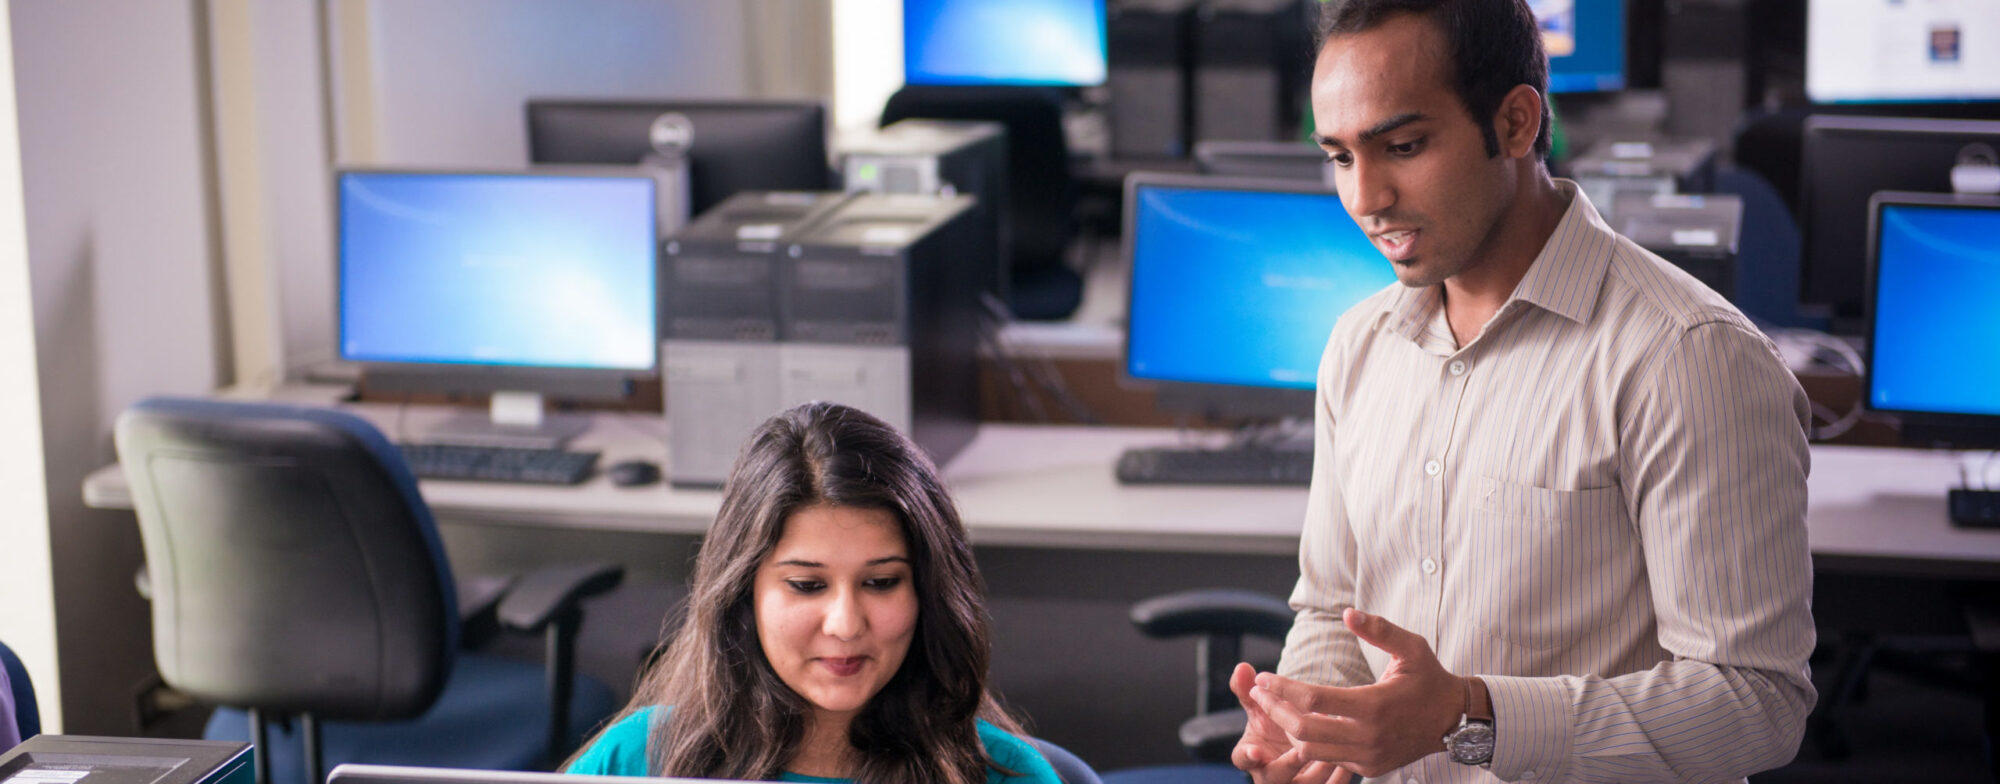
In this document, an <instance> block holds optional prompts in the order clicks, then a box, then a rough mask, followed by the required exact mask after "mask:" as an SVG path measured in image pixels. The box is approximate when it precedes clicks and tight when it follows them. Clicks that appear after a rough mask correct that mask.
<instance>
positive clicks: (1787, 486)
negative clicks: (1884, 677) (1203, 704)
mask: <svg viewBox="0 0 2000 784" xmlns="http://www.w3.org/2000/svg"><path fill="white" fill-rule="evenodd" d="M1324 17H1325V19H1324V24H1323V25H1322V29H1323V32H1322V34H1321V37H1320V41H1321V49H1320V54H1319V57H1318V60H1317V62H1316V64H1315V67H1314V72H1313V83H1312V105H1313V115H1314V120H1315V124H1316V126H1317V127H1318V129H1319V133H1318V141H1319V143H1320V146H1322V147H1324V148H1325V149H1326V151H1327V154H1328V156H1329V157H1330V160H1331V161H1332V163H1333V165H1334V166H1335V167H1336V169H1337V174H1336V183H1337V186H1338V188H1339V191H1340V196H1341V200H1342V202H1343V204H1345V206H1346V208H1347V211H1348V212H1349V213H1350V214H1352V215H1353V216H1354V220H1355V221H1356V222H1357V223H1359V224H1360V226H1361V229H1362V230H1363V231H1365V232H1366V233H1367V234H1368V235H1369V236H1370V237H1372V238H1373V240H1374V242H1375V245H1376V247H1377V248H1379V249H1380V250H1381V251H1382V253H1383V255H1384V256H1387V257H1388V260H1389V262H1390V263H1391V264H1393V265H1394V267H1395V270H1396V276H1397V278H1398V279H1399V280H1400V281H1401V285H1400V286H1390V287H1389V288H1388V289H1386V290H1384V291H1382V292H1380V293H1378V294H1376V295H1374V296H1373V297H1370V298H1369V299H1367V300H1365V301H1363V302H1361V303H1360V304H1359V305H1356V306H1355V307H1354V308H1353V309H1352V310H1350V311H1348V312H1347V313H1346V314H1345V315H1344V316H1342V317H1341V319H1340V321H1339V324H1338V325H1337V326H1335V327H1334V330H1333V334H1332V337H1331V339H1330V340H1329V341H1328V343H1327V347H1326V353H1325V355H1324V357H1323V359H1322V360H1321V364H1320V370H1319V385H1318V402H1317V413H1316V415H1315V430H1316V438H1315V441H1316V443H1315V453H1314V477H1313V483H1312V491H1311V498H1310V501H1309V505H1308V507H1307V517H1306V521H1305V532H1304V536H1303V539H1302V541H1301V544H1300V552H1299V568H1300V577H1299V583H1298V588H1297V590H1296V591H1294V593H1293V594H1292V599H1291V603H1292V607H1293V608H1294V609H1295V610H1297V611H1298V619H1297V621H1296V623H1295V625H1294V626H1293V628H1292V632H1291V636H1290V638H1289V639H1288V640H1287V641H1286V643H1285V650H1284V656H1283V659H1282V662H1281V664H1280V665H1279V673H1275V674H1274V673H1262V674H1259V673H1256V672H1254V671H1253V670H1252V669H1251V668H1250V667H1249V666H1248V665H1239V666H1238V667H1237V670H1236V672H1235V673H1234V677H1233V678H1232V681H1231V686H1232V688H1233V689H1234V690H1235V692H1236V694H1237V696H1238V698H1239V699H1241V700H1242V702H1243V705H1244V708H1245V709H1246V710H1247V711H1248V712H1249V715H1250V721H1249V727H1248V730H1247V731H1246V732H1245V733H1244V736H1243V739H1242V741H1241V742H1240V743H1239V744H1238V745H1237V747H1236V750H1235V757H1234V759H1235V762H1236V764H1237V765H1238V766H1239V767H1241V768H1243V769H1245V770H1247V771H1249V772H1250V773H1251V775H1252V777H1253V778H1254V779H1255V780H1256V781H1257V782H1259V784H1271V783H1273V782H1291V781H1309V782H1321V781H1328V780H1333V781H1345V780H1347V779H1348V778H1349V777H1351V776H1352V775H1353V774H1355V773H1360V774H1363V775H1368V776H1378V775H1383V774H1386V773H1389V772H1391V771H1394V772H1396V773H1397V774H1398V775H1395V776H1391V777H1390V780H1393V781H1398V782H1400V781H1411V782H1417V781H1421V782H1425V784H1430V783H1432V782H1459V781H1493V780H1502V781H1607V782H1608V781H1616V782H1631V781H1733V780H1741V779H1743V778H1744V777H1745V776H1746V775H1748V774H1750V773H1752V772H1755V771H1759V770H1763V769H1767V768H1772V767H1776V766H1779V765H1782V764H1784V763H1785V762H1787V761H1789V760H1790V759H1791V758H1792V756H1793V754H1794V753H1795V752H1796V750H1797V748H1798V743H1799V740H1800V736H1801V734H1802V732H1803V728H1804V724H1805V717H1806V714H1807V712H1808V711H1809V710H1810V709H1811V707H1812V704H1813V700H1814V692H1813V688H1812V685H1811V682H1810V681H1809V680H1808V670H1807V665H1806V657H1807V655H1808V654H1809V653H1810V652H1811V651H1812V647H1813V622H1812V615H1811V611H1810V609H1809V607H1808V599H1809V596H1810V594H1811V587H1812V573H1811V563H1810V557H1809V555H1808V553H1807V549H1806V530H1805V523H1804V520H1805V505H1806V471H1807V462H1808V456H1807V448H1806V439H1805V426H1806V423H1807V422H1808V418H1807V417H1808V408H1807V402H1806V397H1805V394H1804V392H1803V391H1802V390H1801V389H1800V388H1799V385H1798V382H1797V381H1796V380H1795V379H1794V378H1793V377H1792V374H1791V373H1790V372H1789V371H1788V370H1786V368H1785V366H1784V365H1783V363H1782V362H1781V361H1780V360H1779V358H1778V355H1777V352H1776V351H1775V349H1774V348H1773V347H1772V345H1771V344H1770V342H1769V341H1768V340H1766V339H1765V338H1764V336H1763V335H1762V333H1760V332H1759V331H1758V330H1757V329H1756V328H1755V327H1753V326H1752V325H1751V324H1750V322H1749V320H1748V319H1746V318H1745V317H1744V316H1743V314H1742V313H1740V312H1739V311H1737V309H1736V308H1734V307H1732V306H1731V305H1730V304H1729V303H1728V302H1727V301H1725V300H1724V299H1723V298H1722V297H1720V296H1718V295H1717V294H1716V293H1715V292H1714V291H1711V290H1709V289H1708V288H1706V287H1705V286H1703V285H1702V284H1701V283H1699V282H1697V281H1696V280H1695V279H1694V278H1692V277H1690V276H1688V275H1687V274H1685V273H1683V272H1681V271H1680V270H1678V269H1675V268H1674V267H1672V266H1671V265H1669V264H1667V263H1666V262H1665V261H1663V260H1661V259H1660V258H1659V257H1657V256H1655V255H1653V254H1651V253H1648V252H1646V251H1645V250H1642V249H1640V248H1639V247H1638V246H1637V245H1634V244H1633V243H1632V242H1631V241H1630V240H1627V239H1625V238H1624V237H1620V236H1618V235H1617V234H1616V233H1614V232H1613V231H1612V230H1611V229H1610V228H1609V227H1608V226H1606V225H1605V223H1604V221H1603V219H1601V218H1599V217H1598V214H1597V211H1596V210H1595V209H1593V208H1592V206H1591V204H1590V201H1589V200H1588V199H1587V198H1585V197H1584V195H1583V193H1582V192H1581V191H1579V190H1578V189H1577V187H1576V184H1575V183H1572V182H1568V181H1563V180H1555V179H1551V178H1550V176H1549V173H1548V169H1547V167H1546V165H1545V161H1544V159H1545V157H1546V156H1547V154H1548V149H1549V130H1548V126H1549V111H1548V107H1547V104H1546V102H1545V99H1544V94H1545V92H1546V88H1547V83H1548V61H1547V57H1546V55H1545V54H1544V53H1543V50H1542V45H1541V41H1540V38H1539V36H1538V32H1537V27H1536V23H1535V19H1534V17H1533V16H1532V14H1531V13H1530V11H1529V9H1528V5H1527V3H1526V2H1525V0H1345V1H1344V2H1343V1H1342V0H1334V2H1331V3H1329V4H1328V5H1327V7H1326V8H1325V9H1324Z"/></svg>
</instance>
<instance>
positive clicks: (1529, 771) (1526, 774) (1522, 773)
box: [1521, 770, 1535, 779]
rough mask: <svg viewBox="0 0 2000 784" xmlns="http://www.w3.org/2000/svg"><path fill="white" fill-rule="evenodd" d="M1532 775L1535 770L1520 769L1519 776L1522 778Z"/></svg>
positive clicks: (1530, 777)
mask: <svg viewBox="0 0 2000 784" xmlns="http://www.w3.org/2000/svg"><path fill="white" fill-rule="evenodd" d="M1534 777H1535V772H1534V771H1532V770H1524V771H1521V778H1523V779H1532V778H1534Z"/></svg>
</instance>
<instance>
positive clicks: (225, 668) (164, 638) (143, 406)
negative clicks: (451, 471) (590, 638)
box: [117, 398, 623, 784]
mask: <svg viewBox="0 0 2000 784" xmlns="http://www.w3.org/2000/svg"><path fill="white" fill-rule="evenodd" d="M117 445H118V455H119V462H120V463H121V464H123V466H124V468H125V473H126V476H127V478H128V479H129V480H130V482H131V485H132V501H133V505H134V508H135V510H136V511H137V513H138V518H139V528H140V535H141V538H142V541H143V544H144V546H145V552H146V573H145V575H144V579H143V582H142V589H143V590H146V591H147V592H148V593H149V598H151V599H152V605H153V654H154V658H155V660H156V661H157V663H158V664H159V671H160V675H161V677H162V678H163V679H164V680H165V681H166V683H167V684H168V685H170V686H172V687H174V688H175V689H177V690H179V691H181V692H184V693H186V694H188V695H190V696H192V697H194V698H196V699H198V700H202V701H205V702H211V703H215V704H218V705H223V706H229V707H226V708H223V709H218V710H217V711H216V713H215V715H214V716H213V717H212V718H211V719H210V721H209V725H208V728H207V732H206V733H205V734H206V735H207V737H210V738H218V739H220V738H227V739H235V740H250V741H251V742H252V743H253V744H255V746H256V747H257V749H258V751H259V753H258V754H257V758H256V766H257V780H258V782H259V784H316V783H317V782H319V781H320V780H321V771H323V770H324V769H325V768H326V767H328V766H327V765H324V764H322V761H323V760H324V761H326V762H330V763H334V764H338V763H341V762H373V763H384V764H406V765H430V766H437V767H454V768H486V769H523V770H525V769H536V768H546V767H548V766H551V765H552V764H553V763H554V762H556V761H558V760H560V758H561V757H562V756H563V755H564V754H565V753H567V752H568V751H569V750H570V749H571V748H573V747H574V746H575V744H576V743H577V742H578V738H579V736H580V735H581V732H582V731H583V730H586V729H589V728H591V727H594V726H595V725H596V724H597V723H599V722H601V721H602V720H603V719H604V718H605V717H607V716H609V715H610V714H611V712H612V710H613V708H614V705H613V703H612V695H611V692H610V689H608V688H606V687H605V686H604V685H603V684H600V683H597V682H596V681H593V680H590V679H587V678H577V677H575V676H574V661H575V660H574V647H575V646H574V643H575V636H576V631H577V627H578V625H579V624H580V623H581V613H580V610H579V609H578V602H579V601H580V600H581V599H583V598H585V597H588V596H592V595H595V594H599V593H603V592H605V591H608V590H610V589H611V588H613V587H615V586H616V585H617V584H618V582H619V581H620V580H621V579H622V577H623V570H622V568H620V567H617V566H605V565H590V566H578V567H565V568H559V569H551V570H547V571H542V572H536V573H533V574H530V575H526V576H524V577H523V578H521V579H520V580H518V581H516V583H515V584H514V585H513V586H512V587H511V588H510V589H509V590H508V591H507V592H506V594H505V596H504V597H501V598H500V599H499V600H498V603H497V605H496V607H495V609H494V616H495V617H496V618H497V620H498V623H499V625H501V626H504V627H506V628H508V629H510V630H513V631H518V632H524V633H534V634H545V635H546V636H547V640H548V651H549V656H548V661H547V662H546V664H547V667H546V670H545V669H544V668H542V667H540V666H537V665H535V664H533V663H530V662H520V661H513V660H509V659H503V658H499V657H492V656H481V655H477V654H472V653H461V652H460V651H459V645H460V641H461V637H462V628H461V622H460V610H461V604H460V601H459V598H458V596H457V593H458V589H457V587H456V586H455V585H454V583H453V580H452V573H451V567H450V565H449V564H448V563H446V561H445V556H444V551H443V549H442V546H441V544H440V541H439V539H438V534H437V530H436V525H435V523H434V522H433V520H432V518H431V513H430V509H429V507H427V506H426V505H425V504H424V501H423V499H422V498H421V497H419V496H418V494H417V487H416V479H415V478H414V477H413V476H412V475H411V473H410V470H409V467H408V465H406V464H405V463H404V462H403V458H402V456H401V454H400V453H399V452H397V451H396V449H395V448H394V447H393V446H392V445H390V443H389V442H388V441H387V440H386V439H384V438H383V437H382V434H381V433H380V432H379V431H377V430H376V429H375V428H374V427H373V426H371V425H369V424H368V423H367V422H365V421H362V420H361V419H360V418H358V417H355V416H353V415H350V414H346V413H342V412H338V411H333V410H329V409H321V408H307V407H299V406H284V405H271V404H258V403H237V402H223V401H215V400H198V399H175V398H153V399H149V400H145V401H142V402H140V403H139V404H137V405H135V406H133V407H132V408H131V409H129V410H127V411H126V412H125V413H124V414H123V415H122V416H120V417H119V419H118V424H117ZM536 716H547V721H546V722H537V721H535V720H533V719H532V718H531V717H536ZM292 717H296V718H297V723H296V727H295V728H294V727H291V726H280V727H278V728H276V730H275V731H269V732H267V729H266V724H267V722H269V721H271V720H272V719H274V718H278V719H280V724H281V725H289V724H290V723H291V718H292ZM322 722H324V723H323V724H322ZM301 747H302V748H301ZM301 757H303V761H300V758H301Z"/></svg>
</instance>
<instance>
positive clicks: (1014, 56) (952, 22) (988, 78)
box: [903, 0, 2000, 104]
mask: <svg viewBox="0 0 2000 784" xmlns="http://www.w3.org/2000/svg"><path fill="white" fill-rule="evenodd" d="M1113 1H1114V2H1115V1H1116V0H1113ZM1644 1H1649V2H1650V1H1654V0H1644ZM1627 2H1628V0H1529V3H1528V4H1529V7H1530V9H1531V10H1532V11H1533V12H1534V14H1535V18H1536V20H1537V21H1538V22H1539V23H1540V25H1541V29H1542V41H1543V45H1544V47H1545V48H1546V49H1547V50H1548V53H1549V89H1550V91H1551V92H1557V93H1566V92H1594V91H1606V90H1617V89H1621V88H1623V87H1624V86H1625V82H1626V24H1627V17H1628V16H1629V14H1628V12H1627V8H1626V3H1627ZM1299 13H1301V14H1303V13H1305V10H1304V4H1301V7H1300V9H1299ZM1105 24H1106V14H1105V0H904V3H903V67H904V79H905V81H907V82H909V83H911V84H1040V85H1072V86H1091V85H1098V84H1102V83H1104V79H1105V74H1106V56H1105V40H1106V36H1105ZM1806 92H1807V94H1808V96H1809V97H1810V98H1811V99H1812V100H1813V101H1814V102H1815V103H1822V104H1841V103H1898V102H1907V103H1934V102H1957V101H2000V13H1996V9H1995V7H1994V3H1993V0H1922V1H1921V2H1913V1H1912V0H1810V2H1809V3H1808V5H1807V9H1806Z"/></svg>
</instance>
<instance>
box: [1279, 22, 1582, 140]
mask: <svg viewBox="0 0 2000 784" xmlns="http://www.w3.org/2000/svg"><path fill="white" fill-rule="evenodd" d="M1400 14H1416V15H1418V16H1422V17H1424V18H1426V19H1429V20H1431V22H1432V23H1434V24H1436V25H1437V27H1438V30H1439V31H1440V32H1442V33H1444V41H1445V47H1446V49H1448V50H1449V51H1450V54H1451V65H1452V71H1451V73H1452V77H1453V78H1452V87H1453V89H1454V90H1455V91H1456V92H1457V93H1458V99H1459V101H1460V102H1461V103H1464V104H1465V108H1466V111H1468V112H1470V113H1471V114H1472V119H1473V121H1474V122H1476V123H1478V124H1479V133H1480V135H1481V136H1482V137H1484V138H1485V140H1486V155H1487V157H1492V156H1495V155H1499V154H1500V135H1499V134H1498V133H1497V132H1496V131H1495V130H1494V127H1493V116H1494V114H1495V113H1497V112H1499V111H1500V101H1501V99H1503V98H1505V97H1507V93H1508V91H1510V90H1513V89H1514V86H1515V85H1520V84H1525V85H1528V86H1529V87H1533V88H1535V92H1537V93H1540V94H1541V96H1542V129H1541V131H1540V132H1539V133H1537V134H1535V154H1536V155H1539V156H1540V157H1541V158H1542V159H1543V160H1547V159H1548V157H1549V123H1550V115H1549V55H1548V52H1547V51H1545V50H1544V49H1542V34H1541V28H1540V26H1539V25H1537V24H1536V23H1535V14H1534V12H1532V11H1530V10H1528V2H1527V0H1328V2H1326V3H1325V4H1324V5H1323V6H1322V7H1321V9H1320V17H1319V36H1318V40H1319V45H1320V46H1321V47H1322V48H1324V47H1325V46H1326V43H1327V40H1328V39H1329V38H1332V37H1333V36H1336V35H1345V34H1348V33H1359V32H1363V31H1365V30H1368V29H1370V28H1372V27H1375V26H1376V25H1379V24H1381V23H1383V22H1385V21H1387V20H1389V19H1390V18H1391V17H1394V16H1398V15H1400Z"/></svg>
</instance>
